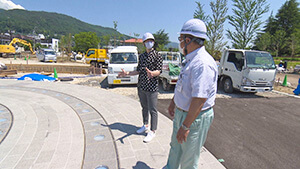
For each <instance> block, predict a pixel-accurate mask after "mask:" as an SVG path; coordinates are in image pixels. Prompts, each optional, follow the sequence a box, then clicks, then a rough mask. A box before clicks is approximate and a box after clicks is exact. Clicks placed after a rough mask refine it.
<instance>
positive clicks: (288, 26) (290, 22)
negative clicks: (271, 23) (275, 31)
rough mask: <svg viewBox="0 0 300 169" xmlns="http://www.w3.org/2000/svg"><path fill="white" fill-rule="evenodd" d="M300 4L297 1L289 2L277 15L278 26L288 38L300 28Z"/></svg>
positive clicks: (289, 0)
mask: <svg viewBox="0 0 300 169" xmlns="http://www.w3.org/2000/svg"><path fill="white" fill-rule="evenodd" d="M298 6H299V3H298V2H297V1H296V0H288V1H286V2H285V3H284V4H283V6H282V7H281V8H280V9H279V11H278V13H277V14H276V19H277V26H278V28H279V29H281V30H284V31H285V32H286V34H287V35H288V36H290V35H291V34H292V33H294V32H295V30H296V29H298V28H300V12H299V8H298Z"/></svg>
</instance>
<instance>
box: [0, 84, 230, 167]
mask: <svg viewBox="0 0 300 169" xmlns="http://www.w3.org/2000/svg"><path fill="white" fill-rule="evenodd" d="M158 119H159V122H158V131H157V134H156V137H155V138H154V139H153V140H152V141H151V142H150V143H143V138H144V137H145V135H143V134H141V135H139V134H136V133H135V131H136V130H137V129H138V127H140V126H141V125H142V116H141V107H140V104H139V102H138V101H136V100H134V99H131V98H129V97H126V96H122V95H118V94H115V93H112V92H109V91H106V90H105V89H98V88H91V87H87V86H79V85H72V84H64V83H59V82H30V81H17V80H0V141H1V142H0V143H1V144H0V168H1V169H2V168H3V169H6V168H7V169H8V168H86V169H91V168H97V167H98V168H109V169H117V168H124V169H129V168H134V169H150V168H163V166H165V164H166V162H167V157H168V153H169V148H170V147H169V143H170V138H171V133H172V121H171V120H169V119H168V118H166V117H165V116H163V115H161V114H159V117H158ZM199 168H201V169H221V168H225V167H223V165H222V164H221V163H220V162H219V161H218V160H217V159H216V158H215V157H214V156H213V155H212V154H211V153H210V152H209V151H208V150H207V149H205V148H203V150H202V153H201V157H200V167H199Z"/></svg>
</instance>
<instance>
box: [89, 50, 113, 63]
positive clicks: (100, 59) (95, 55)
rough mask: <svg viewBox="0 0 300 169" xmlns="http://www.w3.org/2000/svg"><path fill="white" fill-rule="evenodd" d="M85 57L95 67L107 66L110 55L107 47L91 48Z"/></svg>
mask: <svg viewBox="0 0 300 169" xmlns="http://www.w3.org/2000/svg"><path fill="white" fill-rule="evenodd" d="M85 59H86V63H87V64H91V65H92V66H94V67H99V66H100V65H101V66H102V67H105V66H107V63H108V60H109V57H108V56H107V53H106V50H105V49H95V48H91V49H88V51H87V52H86V54H85Z"/></svg>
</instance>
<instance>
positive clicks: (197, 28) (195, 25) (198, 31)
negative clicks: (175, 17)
mask: <svg viewBox="0 0 300 169" xmlns="http://www.w3.org/2000/svg"><path fill="white" fill-rule="evenodd" d="M206 32H207V30H206V26H205V23H204V22H203V21H202V20H200V19H190V20H188V21H187V22H185V23H184V24H183V26H182V29H181V31H180V34H187V35H192V36H194V37H197V38H201V39H208V38H207V35H206Z"/></svg>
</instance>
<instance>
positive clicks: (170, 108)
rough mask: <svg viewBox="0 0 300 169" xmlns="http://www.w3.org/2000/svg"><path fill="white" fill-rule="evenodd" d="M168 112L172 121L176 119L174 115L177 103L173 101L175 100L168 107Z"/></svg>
mask: <svg viewBox="0 0 300 169" xmlns="http://www.w3.org/2000/svg"><path fill="white" fill-rule="evenodd" d="M168 112H169V115H170V116H171V117H172V119H173V118H174V114H175V103H174V101H173V99H172V100H171V102H170V104H169V107H168Z"/></svg>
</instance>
